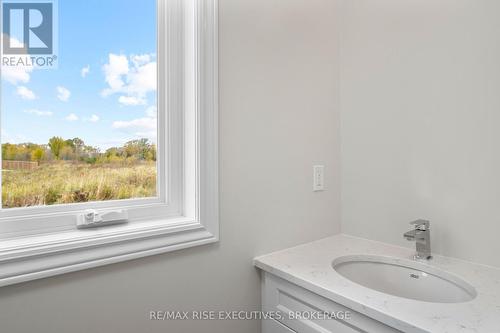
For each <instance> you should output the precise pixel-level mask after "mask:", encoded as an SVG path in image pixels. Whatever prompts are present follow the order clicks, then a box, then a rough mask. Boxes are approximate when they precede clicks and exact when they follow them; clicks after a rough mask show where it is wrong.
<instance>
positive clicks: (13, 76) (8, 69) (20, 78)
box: [2, 66, 33, 85]
mask: <svg viewBox="0 0 500 333" xmlns="http://www.w3.org/2000/svg"><path fill="white" fill-rule="evenodd" d="M32 71H33V68H31V67H22V66H2V80H5V81H7V82H9V83H11V84H13V85H17V84H18V83H20V82H21V83H28V82H29V81H30V73H31V72H32Z"/></svg>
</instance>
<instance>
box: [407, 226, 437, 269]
mask: <svg viewBox="0 0 500 333" xmlns="http://www.w3.org/2000/svg"><path fill="white" fill-rule="evenodd" d="M410 224H411V225H413V226H414V229H413V230H410V231H408V232H407V233H405V234H404V237H405V238H406V239H407V240H409V241H415V243H416V246H417V253H416V254H415V256H414V259H426V260H429V259H431V258H432V256H431V232H430V226H431V223H430V222H429V221H426V220H417V221H413V222H410Z"/></svg>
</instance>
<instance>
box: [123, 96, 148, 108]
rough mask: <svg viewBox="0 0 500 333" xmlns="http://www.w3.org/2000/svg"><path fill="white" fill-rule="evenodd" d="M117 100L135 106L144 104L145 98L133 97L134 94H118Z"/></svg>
mask: <svg viewBox="0 0 500 333" xmlns="http://www.w3.org/2000/svg"><path fill="white" fill-rule="evenodd" d="M118 102H120V104H123V105H127V106H137V105H145V104H146V99H144V98H143V97H135V96H120V98H118Z"/></svg>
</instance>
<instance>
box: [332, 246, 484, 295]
mask: <svg viewBox="0 0 500 333" xmlns="http://www.w3.org/2000/svg"><path fill="white" fill-rule="evenodd" d="M332 266H333V268H334V269H335V270H336V271H337V272H338V273H339V274H340V275H342V276H343V277H345V278H347V279H349V280H351V281H353V282H355V283H357V284H360V285H362V286H364V287H367V288H370V289H373V290H377V291H380V292H383V293H386V294H390V295H394V296H399V297H404V298H409V299H414V300H418V301H426V302H433V303H461V302H467V301H470V300H473V299H474V298H475V297H476V296H477V293H476V290H475V289H474V287H473V286H471V285H470V284H468V283H467V282H465V281H463V280H462V279H460V278H459V277H457V276H455V275H452V274H450V273H447V272H445V271H442V270H439V269H437V268H434V267H432V266H429V265H425V264H422V263H419V262H417V261H413V260H407V259H398V258H391V257H380V256H370V255H356V256H345V257H340V258H337V259H336V260H334V261H333V263H332Z"/></svg>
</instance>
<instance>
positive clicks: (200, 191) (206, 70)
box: [0, 0, 219, 286]
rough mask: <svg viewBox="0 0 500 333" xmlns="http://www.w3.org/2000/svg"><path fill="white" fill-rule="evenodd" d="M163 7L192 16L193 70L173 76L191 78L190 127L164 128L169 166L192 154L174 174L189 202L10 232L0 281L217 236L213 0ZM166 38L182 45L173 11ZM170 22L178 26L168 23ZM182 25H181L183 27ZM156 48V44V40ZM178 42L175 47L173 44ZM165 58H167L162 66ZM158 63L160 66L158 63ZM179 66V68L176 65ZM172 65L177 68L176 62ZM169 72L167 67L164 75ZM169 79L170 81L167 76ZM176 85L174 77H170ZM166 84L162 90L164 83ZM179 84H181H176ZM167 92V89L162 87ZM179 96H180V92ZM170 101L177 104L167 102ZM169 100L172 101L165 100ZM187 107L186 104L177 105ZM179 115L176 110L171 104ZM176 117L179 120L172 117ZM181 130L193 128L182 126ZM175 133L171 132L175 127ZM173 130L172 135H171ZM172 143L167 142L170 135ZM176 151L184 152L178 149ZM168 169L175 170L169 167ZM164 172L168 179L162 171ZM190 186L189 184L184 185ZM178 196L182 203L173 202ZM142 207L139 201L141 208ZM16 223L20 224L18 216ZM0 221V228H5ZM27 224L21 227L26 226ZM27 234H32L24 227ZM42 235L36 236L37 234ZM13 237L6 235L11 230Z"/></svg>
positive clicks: (172, 0)
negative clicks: (153, 211) (97, 221)
mask: <svg viewBox="0 0 500 333" xmlns="http://www.w3.org/2000/svg"><path fill="white" fill-rule="evenodd" d="M160 1H161V2H163V1H166V0H160ZM168 3H169V7H170V4H172V6H173V7H172V8H173V9H174V10H180V12H178V13H179V15H180V13H183V12H184V9H185V8H189V7H190V6H187V5H186V4H188V3H190V4H192V5H193V6H192V7H193V9H194V13H196V15H195V16H194V17H195V18H196V19H195V20H194V21H195V24H194V29H193V34H192V35H193V36H194V37H195V38H194V40H193V41H194V42H195V46H194V47H193V48H192V50H193V52H195V54H196V56H194V57H192V58H193V59H195V60H196V61H195V63H194V65H195V68H196V70H195V71H194V72H195V75H194V80H193V81H190V80H188V79H186V76H187V75H186V73H184V71H181V72H183V73H180V72H177V73H176V74H175V75H179V76H180V77H179V76H177V79H179V80H180V79H181V77H182V80H186V81H185V82H186V83H187V84H190V82H191V83H194V84H195V87H194V88H193V89H191V91H192V92H193V96H195V98H196V103H195V107H194V109H193V110H192V112H193V115H194V120H195V122H196V126H191V127H185V128H184V129H187V130H184V131H179V129H178V128H177V129H174V128H173V129H172V130H173V132H170V133H169V138H166V140H172V136H171V135H182V136H183V137H184V139H183V141H186V142H185V144H184V149H181V150H179V151H176V152H175V154H174V155H170V156H174V157H173V158H171V159H170V160H169V162H168V165H169V166H171V163H173V160H175V159H179V157H180V156H184V158H183V159H182V161H179V160H176V163H185V160H186V159H185V157H186V155H187V154H189V152H193V156H194V158H193V159H192V161H191V162H192V163H191V164H192V166H191V167H189V166H187V167H185V168H184V171H183V172H180V173H179V174H177V175H174V176H175V177H179V178H178V179H184V180H183V181H181V183H182V185H181V186H180V188H178V189H175V190H176V191H179V193H183V196H184V198H188V196H189V197H190V198H188V199H191V200H192V204H184V208H183V211H182V212H181V214H180V215H179V214H169V213H168V212H164V213H165V214H164V216H163V217H160V218H158V217H154V216H149V215H147V214H144V215H143V216H142V218H141V215H140V214H138V215H136V219H137V220H136V221H134V222H133V223H130V224H128V225H117V226H110V227H104V228H101V229H95V230H76V229H74V230H69V229H67V226H66V225H65V224H62V225H60V226H59V225H52V226H51V229H48V228H45V229H44V228H43V227H39V228H38V229H39V231H40V232H39V233H38V234H34V233H33V232H30V233H29V236H27V235H26V234H24V233H23V232H21V233H18V234H17V236H18V237H15V238H12V237H11V238H0V286H6V285H11V284H15V283H20V282H25V281H30V280H34V279H39V278H44V277H48V276H53V275H58V274H63V273H68V272H73V271H78V270H82V269H87V268H91V267H97V266H102V265H107V264H111V263H116V262H121V261H125V260H130V259H136V258H141V257H145V256H149V255H155V254H160V253H165V252H170V251H175V250H178V249H183V248H187V247H192V246H198V245H203V244H208V243H213V242H216V241H218V240H219V216H218V211H219V207H218V75H217V73H218V54H217V50H218V40H217V36H218V32H217V31H218V27H217V22H218V20H217V12H218V9H217V0H168ZM168 15H174V17H169V20H168V21H169V26H168V27H170V28H171V29H170V30H168V27H167V34H168V36H169V38H167V40H168V43H171V42H172V43H179V42H183V43H186V38H182V32H181V31H179V30H176V29H175V28H173V27H171V26H170V22H176V21H173V20H172V21H170V19H171V18H175V19H177V20H180V21H182V22H183V24H184V18H180V16H179V15H176V14H175V12H170V13H169V14H168ZM176 26H177V27H178V26H179V25H176ZM186 30H189V29H186ZM160 45H162V43H160ZM177 45H179V44H177ZM177 57H178V58H174V59H168V61H167V63H166V64H165V66H167V68H169V66H173V65H174V64H175V65H178V61H180V60H182V59H188V58H189V57H180V55H179V54H177ZM170 61H173V63H170ZM160 66H161V65H160ZM177 68H179V67H177ZM180 68H184V66H181V67H180ZM170 73H171V72H170ZM169 80H175V79H172V78H170V77H169ZM177 82H179V81H177ZM174 83H175V82H172V81H170V82H166V85H167V90H169V89H168V85H169V84H174ZM183 86H184V85H183ZM189 90H190V89H186V91H183V92H182V93H179V94H178V95H177V96H167V103H169V107H172V105H176V106H178V105H184V102H182V100H183V99H185V98H186V96H187V95H186V93H187V92H188V91H189ZM169 91H171V90H169ZM182 96H184V97H182ZM175 98H177V102H175V100H174V102H172V99H175ZM170 103H173V104H170ZM182 110H184V111H183V112H187V110H186V108H182ZM177 112H179V109H177ZM172 117H178V118H179V117H182V118H183V120H185V119H186V118H185V117H183V116H182V115H181V114H179V113H173V116H172V114H171V113H170V112H169V120H167V121H170V123H169V124H173V123H176V122H175V121H173V120H172ZM177 120H179V119H177ZM189 128H192V129H194V132H193V131H189ZM174 130H176V131H177V132H175V131H174ZM172 133H173V134H172ZM189 135H195V137H196V139H195V140H191V141H192V142H193V145H192V146H190V145H189V144H187V141H189V140H186V137H188V136H189ZM174 140H175V139H174ZM182 150H184V151H182ZM174 169H175V168H174ZM169 177H173V175H172V174H170V176H169ZM186 186H190V187H191V189H187V188H186ZM181 201H184V200H181ZM143 209H144V210H143V211H147V209H148V208H147V206H144V207H143ZM18 223H21V224H23V223H24V221H18ZM2 229H3V226H2V225H1V224H0V232H2V231H5V229H3V230H2ZM28 229H29V228H28ZM30 231H33V230H31V229H30ZM42 232H43V233H42ZM13 234H15V233H14V232H12V235H13Z"/></svg>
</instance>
